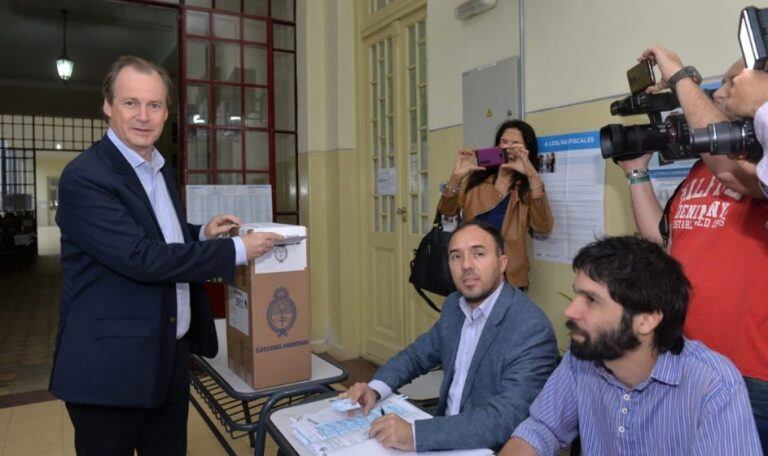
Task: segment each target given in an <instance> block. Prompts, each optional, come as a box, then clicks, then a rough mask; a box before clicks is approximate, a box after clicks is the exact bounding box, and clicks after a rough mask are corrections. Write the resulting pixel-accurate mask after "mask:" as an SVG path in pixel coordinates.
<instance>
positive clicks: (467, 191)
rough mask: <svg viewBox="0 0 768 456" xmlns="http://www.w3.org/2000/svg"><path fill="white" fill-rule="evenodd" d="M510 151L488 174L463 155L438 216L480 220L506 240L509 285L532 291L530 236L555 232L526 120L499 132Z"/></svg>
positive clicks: (532, 134) (502, 145)
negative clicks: (458, 215)
mask: <svg viewBox="0 0 768 456" xmlns="http://www.w3.org/2000/svg"><path fill="white" fill-rule="evenodd" d="M494 144H496V145H497V146H498V147H499V148H501V149H504V150H506V152H507V157H508V159H509V161H508V162H507V163H504V164H501V165H498V166H489V167H487V168H484V167H482V166H478V165H477V160H476V157H475V153H474V151H472V150H470V149H462V150H460V151H459V153H458V157H457V158H456V164H455V165H454V167H453V172H452V173H451V178H450V179H449V180H448V184H447V185H446V186H445V189H444V190H443V194H442V198H441V199H440V203H439V205H438V211H440V213H442V214H443V215H456V214H457V213H458V212H459V211H461V215H462V220H463V221H469V220H473V219H481V220H483V221H485V222H487V223H489V224H490V225H493V226H494V227H496V229H498V230H499V232H500V233H501V234H502V236H504V253H505V254H506V255H507V258H508V262H507V270H506V277H507V282H509V284H510V285H514V286H516V287H519V288H521V289H525V288H527V287H528V269H529V263H528V249H527V239H528V232H529V231H530V232H536V233H540V234H548V233H549V232H550V231H552V225H553V221H552V210H551V209H550V207H549V201H548V200H547V195H546V193H545V192H544V183H543V182H542V181H541V177H540V176H539V154H538V144H537V143H536V133H535V132H534V131H533V128H532V127H531V126H530V125H528V124H527V123H525V122H523V121H522V120H509V121H507V122H504V123H503V124H501V126H499V128H498V130H497V131H496V138H495V142H494Z"/></svg>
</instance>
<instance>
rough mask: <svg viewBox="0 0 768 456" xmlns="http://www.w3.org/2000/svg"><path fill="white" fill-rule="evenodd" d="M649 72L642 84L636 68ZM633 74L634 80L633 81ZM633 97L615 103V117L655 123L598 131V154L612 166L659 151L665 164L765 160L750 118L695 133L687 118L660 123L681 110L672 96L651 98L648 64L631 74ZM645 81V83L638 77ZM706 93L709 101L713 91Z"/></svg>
mask: <svg viewBox="0 0 768 456" xmlns="http://www.w3.org/2000/svg"><path fill="white" fill-rule="evenodd" d="M639 66H642V68H647V70H643V71H644V73H646V74H647V73H650V76H649V77H646V78H645V79H644V82H643V84H638V83H637V80H638V77H637V75H638V72H637V68H638V67H639ZM630 74H632V76H630ZM627 79H628V80H629V83H630V88H631V90H632V92H633V94H632V95H630V96H628V97H626V98H624V99H623V100H619V101H615V102H613V103H611V114H612V115H615V116H616V115H618V116H630V115H636V114H647V115H648V118H649V119H650V121H651V123H649V124H640V125H629V126H624V125H622V124H609V125H606V126H604V127H603V128H601V129H600V150H601V152H602V155H603V158H605V159H608V158H611V159H613V161H614V162H618V161H621V160H630V159H632V158H636V157H639V156H640V155H643V154H644V153H648V152H649V151H654V150H658V151H659V155H660V156H661V157H660V160H661V161H662V162H664V161H666V162H669V161H675V160H686V159H691V158H697V157H698V156H699V154H701V153H702V152H709V153H711V154H715V155H717V154H723V155H728V156H729V157H731V158H742V157H746V158H749V159H754V158H757V159H759V158H760V157H761V156H762V147H761V146H760V144H759V143H758V142H757V139H756V138H755V132H754V126H753V123H752V119H747V120H744V121H738V122H723V123H717V124H711V125H709V126H708V127H707V128H699V129H693V130H691V129H690V128H689V127H688V123H687V122H686V121H685V116H684V115H683V114H670V115H669V116H667V118H666V120H664V121H662V120H661V113H662V112H664V111H671V110H673V109H676V108H679V107H680V102H679V101H678V99H677V96H676V95H675V94H674V93H672V92H663V93H654V94H647V93H645V92H644V91H645V89H646V88H648V87H649V86H651V85H653V84H654V80H653V72H652V70H651V64H650V62H649V61H643V62H640V64H639V65H636V66H635V67H633V68H631V69H630V70H629V71H627ZM640 79H642V78H640ZM704 92H706V93H707V95H708V96H709V97H710V98H711V97H712V95H713V94H714V92H715V91H714V90H710V89H706V90H704Z"/></svg>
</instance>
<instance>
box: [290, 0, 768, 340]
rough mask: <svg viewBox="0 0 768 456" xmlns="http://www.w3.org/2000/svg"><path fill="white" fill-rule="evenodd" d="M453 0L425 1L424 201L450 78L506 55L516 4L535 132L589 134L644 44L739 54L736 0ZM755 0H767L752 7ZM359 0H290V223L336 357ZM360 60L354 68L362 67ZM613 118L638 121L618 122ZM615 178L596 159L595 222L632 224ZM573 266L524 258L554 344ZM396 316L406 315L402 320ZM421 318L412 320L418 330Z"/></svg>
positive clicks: (352, 331) (354, 280)
mask: <svg viewBox="0 0 768 456" xmlns="http://www.w3.org/2000/svg"><path fill="white" fill-rule="evenodd" d="M461 1H462V0H427V55H428V87H429V89H428V90H429V93H428V99H429V110H428V113H429V129H430V132H429V148H430V160H429V173H430V182H431V183H432V184H431V185H430V188H431V192H432V193H430V203H431V205H432V207H434V206H435V205H436V204H437V200H438V196H439V195H438V194H437V184H438V183H439V182H441V181H444V180H445V179H446V178H447V177H448V174H449V173H450V170H451V167H452V165H453V160H454V157H455V151H456V150H457V149H458V148H460V147H462V128H461V121H462V120H461V116H462V100H461V74H462V73H463V72H465V71H467V70H469V69H472V68H475V67H477V66H480V65H484V64H487V63H490V62H493V61H496V60H500V59H503V58H506V57H509V56H512V55H518V54H519V44H520V43H519V18H518V13H519V6H520V5H519V1H523V2H524V4H523V6H524V10H525V17H524V33H525V53H524V57H525V87H526V93H525V104H526V111H527V120H528V121H529V122H530V123H531V124H533V126H534V127H535V128H536V130H537V132H538V133H539V135H550V134H561V133H567V132H577V131H590V130H597V129H599V128H600V127H601V126H603V125H604V124H606V123H611V122H621V121H622V120H621V119H618V118H612V117H611V116H610V114H609V112H608V105H609V103H610V102H611V101H612V100H613V99H616V98H617V97H619V96H623V95H625V94H626V92H627V87H626V77H625V72H626V70H627V68H628V67H629V66H631V65H632V64H633V63H634V60H635V58H636V57H637V56H638V55H639V54H640V52H641V51H642V50H643V49H644V48H645V47H646V46H648V45H650V44H653V43H662V44H664V45H666V46H668V47H670V48H672V49H673V50H675V51H677V52H678V53H679V54H680V55H681V56H682V57H683V59H684V61H685V62H686V63H689V64H693V65H696V66H697V67H698V68H699V70H700V71H701V73H702V75H704V76H705V77H709V78H719V77H720V75H721V74H722V73H723V72H724V70H725V68H727V66H728V65H729V64H730V63H731V62H732V61H733V60H735V58H736V57H737V56H738V55H739V47H738V43H737V40H736V30H737V20H738V13H739V10H740V9H741V8H742V7H743V6H745V5H742V4H740V3H738V2H726V1H720V0H678V1H675V2H668V1H662V0H649V1H647V2H635V1H632V0H614V1H606V0H577V1H576V0H547V1H540V0H539V1H532V0H527V1H526V0H499V1H498V3H497V6H496V7H495V8H494V9H493V10H491V11H489V12H486V13H484V14H482V15H479V16H476V17H474V18H471V19H469V20H467V21H458V20H456V19H455V18H454V17H453V11H454V9H455V7H456V6H457V5H458V4H460V3H461ZM755 4H756V6H758V7H767V6H768V0H760V1H757V2H755ZM363 5H367V1H364V0H359V1H356V2H352V1H345V0H298V7H299V18H300V27H299V58H298V61H299V64H300V67H299V110H300V111H299V116H300V127H302V128H301V132H302V133H301V135H302V137H301V138H300V142H299V144H300V151H301V153H302V154H306V157H302V158H301V160H300V165H301V181H302V220H303V221H304V222H305V223H306V224H307V225H308V226H309V228H310V239H311V247H310V250H311V252H310V254H311V258H312V306H313V318H314V321H313V339H315V340H316V341H322V342H323V343H325V344H327V346H329V347H330V348H335V349H337V350H339V351H340V352H343V353H346V354H348V355H354V354H355V352H356V350H358V349H359V347H360V346H361V340H362V338H361V334H360V329H359V326H360V325H359V322H360V321H361V316H360V302H361V301H362V300H365V299H367V297H366V296H362V295H361V292H360V285H359V284H360V279H361V272H360V271H361V269H364V268H365V267H366V266H367V265H366V259H365V258H360V257H359V254H358V253H356V247H359V246H360V245H361V243H362V236H363V235H362V233H361V232H360V229H359V228H357V227H358V226H360V225H361V223H360V221H361V220H364V218H365V217H368V216H369V214H367V213H366V212H365V211H364V210H363V209H362V205H361V204H360V201H361V198H360V197H359V195H360V192H364V191H365V188H364V185H363V183H364V182H365V180H364V176H361V175H357V174H360V173H359V170H360V169H363V168H361V166H360V161H361V160H364V158H362V157H361V156H360V151H361V150H362V149H363V147H362V146H361V145H360V144H358V142H357V138H356V137H355V130H356V127H355V125H356V122H358V121H359V118H360V115H361V114H360V113H358V112H356V111H355V106H356V99H355V94H357V93H361V86H362V85H364V84H365V82H364V81H359V80H357V79H356V77H357V76H356V74H355V68H356V60H359V59H360V56H361V55H362V52H361V51H360V49H359V48H357V47H358V46H359V42H360V31H359V26H358V24H356V22H355V11H354V8H363V7H365V6H363ZM362 64H365V63H362ZM623 121H624V122H625V123H637V122H644V119H643V118H640V117H638V118H633V119H632V118H630V119H623ZM627 190H628V189H627V187H626V181H625V179H624V177H623V175H622V174H621V173H620V171H619V169H618V167H616V166H615V165H614V164H613V163H612V162H608V163H606V187H605V220H606V222H605V223H606V226H605V230H606V233H608V234H625V233H632V232H634V231H635V227H634V221H633V219H632V212H631V208H630V206H629V197H628V191H627ZM572 278H573V273H572V271H571V270H570V267H569V266H568V265H565V264H559V263H552V262H545V261H538V260H535V261H534V262H533V269H532V271H531V282H532V284H531V289H530V295H531V297H532V298H533V299H534V301H536V302H537V303H538V304H539V305H540V306H541V307H542V308H543V309H544V310H545V312H546V313H547V315H548V316H549V317H550V318H551V319H552V321H553V323H554V325H555V328H556V330H557V332H558V339H559V343H560V347H561V348H563V349H564V348H565V347H566V346H567V339H566V335H565V331H564V328H563V322H564V320H563V317H562V310H563V308H564V307H565V305H566V304H567V300H566V299H565V298H564V297H562V296H561V295H560V294H559V293H565V294H570V290H571V281H572ZM404 324H405V322H404ZM426 324H428V322H427V321H422V322H419V323H418V325H417V326H420V327H421V326H425V325H426Z"/></svg>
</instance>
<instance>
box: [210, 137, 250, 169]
mask: <svg viewBox="0 0 768 456" xmlns="http://www.w3.org/2000/svg"><path fill="white" fill-rule="evenodd" d="M216 168H217V169H242V168H243V143H242V140H241V138H240V131H239V130H217V131H216Z"/></svg>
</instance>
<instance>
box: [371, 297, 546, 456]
mask: <svg viewBox="0 0 768 456" xmlns="http://www.w3.org/2000/svg"><path fill="white" fill-rule="evenodd" d="M459 297H460V295H459V293H458V292H454V293H452V294H451V295H450V296H448V298H446V300H445V302H444V303H443V312H442V314H441V315H440V319H439V320H438V321H437V322H436V323H435V324H434V325H433V326H432V328H430V330H429V331H427V332H426V333H425V334H422V335H421V336H419V337H418V338H417V339H416V341H414V342H413V343H412V344H411V345H409V346H408V347H406V348H405V349H404V350H403V351H401V352H400V353H398V354H397V355H395V356H394V357H392V359H390V360H389V361H387V363H386V364H384V365H383V366H382V367H381V368H380V369H379V370H378V371H377V372H376V374H375V375H374V379H377V380H381V381H383V382H384V383H386V384H387V385H388V386H389V387H390V388H392V389H393V390H396V389H397V388H399V387H401V386H403V385H405V384H407V383H409V382H410V381H411V380H413V379H414V378H416V377H418V376H420V375H422V374H425V373H426V372H428V371H430V370H431V369H433V368H435V367H437V366H441V365H442V367H443V370H444V374H445V375H444V378H443V383H442V385H441V386H440V399H439V402H438V404H437V408H436V410H435V417H434V418H431V419H427V420H419V421H416V424H415V430H416V450H417V451H429V450H446V449H464V448H491V449H494V450H498V449H499V448H500V447H501V446H502V445H503V444H504V443H505V442H506V441H507V440H508V439H509V437H510V435H511V434H512V431H513V430H514V429H515V427H516V426H517V425H518V424H519V423H520V422H521V421H523V420H524V419H525V418H526V417H527V416H528V407H529V406H530V405H531V402H533V399H534V398H535V397H536V395H537V394H539V391H540V390H541V388H542V387H543V386H544V383H545V382H546V380H547V378H548V377H549V375H550V374H551V373H552V371H553V370H554V369H555V365H556V364H557V342H556V340H555V333H554V331H553V329H552V324H551V323H550V322H549V320H548V319H547V317H546V316H545V315H544V313H543V312H542V311H541V310H540V309H539V308H538V307H537V306H536V305H535V304H534V303H533V302H531V300H530V299H528V297H527V296H526V295H525V294H524V293H522V292H521V291H519V290H518V289H517V288H514V287H511V286H509V285H508V284H506V283H505V284H504V287H503V289H502V290H501V294H500V295H499V298H498V300H497V301H496V304H495V305H494V307H493V310H492V311H491V315H490V316H489V318H488V321H487V322H486V323H485V327H484V328H483V333H482V334H481V335H480V340H479V341H478V344H477V349H476V350H475V354H474V356H473V357H472V362H471V363H470V366H469V371H468V372H467V380H466V383H465V385H464V392H463V393H462V395H461V407H460V409H459V414H458V415H454V416H444V415H445V410H446V404H447V400H448V390H449V388H450V386H451V382H452V381H453V373H454V372H453V369H454V363H455V360H456V352H457V350H458V347H459V339H460V336H461V328H462V325H463V324H464V319H465V317H464V313H463V312H462V311H461V309H460V308H459Z"/></svg>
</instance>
